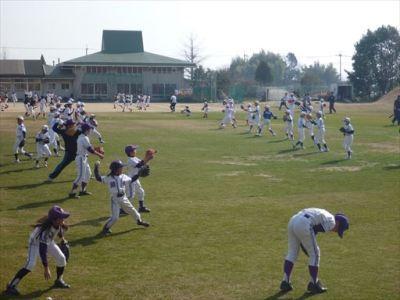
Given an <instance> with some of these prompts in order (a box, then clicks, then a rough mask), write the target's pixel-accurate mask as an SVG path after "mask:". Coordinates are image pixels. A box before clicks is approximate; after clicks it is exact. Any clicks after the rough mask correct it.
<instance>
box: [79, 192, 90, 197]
mask: <svg viewBox="0 0 400 300" xmlns="http://www.w3.org/2000/svg"><path fill="white" fill-rule="evenodd" d="M90 195H92V193H91V192H88V191H80V192H79V196H90Z"/></svg>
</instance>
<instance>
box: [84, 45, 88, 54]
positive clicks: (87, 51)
mask: <svg viewBox="0 0 400 300" xmlns="http://www.w3.org/2000/svg"><path fill="white" fill-rule="evenodd" d="M85 50H86V55H87V53H88V46H87V45H86V49H85Z"/></svg>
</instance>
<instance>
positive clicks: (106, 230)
mask: <svg viewBox="0 0 400 300" xmlns="http://www.w3.org/2000/svg"><path fill="white" fill-rule="evenodd" d="M101 233H102V234H103V235H106V236H107V235H110V234H111V233H112V231H111V229H110V228H105V227H103V230H102V231H101Z"/></svg>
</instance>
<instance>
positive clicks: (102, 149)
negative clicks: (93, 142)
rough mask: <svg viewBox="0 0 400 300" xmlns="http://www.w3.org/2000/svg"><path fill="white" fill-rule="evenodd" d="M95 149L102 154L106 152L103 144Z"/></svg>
mask: <svg viewBox="0 0 400 300" xmlns="http://www.w3.org/2000/svg"><path fill="white" fill-rule="evenodd" d="M94 150H95V151H96V152H99V153H101V154H104V148H103V147H101V146H97V147H94Z"/></svg>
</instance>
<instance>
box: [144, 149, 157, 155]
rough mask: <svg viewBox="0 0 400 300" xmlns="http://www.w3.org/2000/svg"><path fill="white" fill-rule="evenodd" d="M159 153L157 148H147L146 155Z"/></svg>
mask: <svg viewBox="0 0 400 300" xmlns="http://www.w3.org/2000/svg"><path fill="white" fill-rule="evenodd" d="M156 153H157V150H155V149H152V148H149V149H147V150H146V156H154V155H155V154H156Z"/></svg>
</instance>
